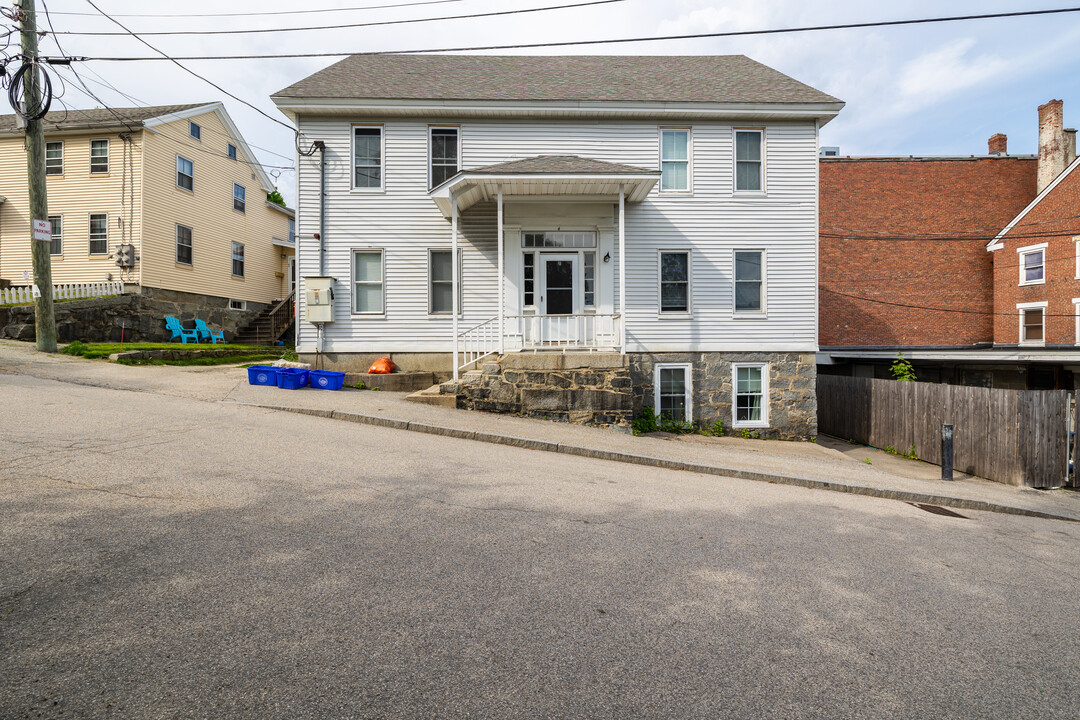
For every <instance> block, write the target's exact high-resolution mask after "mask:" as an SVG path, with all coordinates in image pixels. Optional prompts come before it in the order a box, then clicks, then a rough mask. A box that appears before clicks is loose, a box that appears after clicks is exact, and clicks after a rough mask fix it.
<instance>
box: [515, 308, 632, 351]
mask: <svg viewBox="0 0 1080 720" xmlns="http://www.w3.org/2000/svg"><path fill="white" fill-rule="evenodd" d="M621 323H622V317H621V316H620V315H619V314H618V313H612V314H582V315H507V316H506V335H507V338H508V339H511V340H512V342H511V346H513V345H518V344H519V343H520V349H522V350H572V349H577V350H618V349H619V344H620V342H621V338H622V325H621Z"/></svg>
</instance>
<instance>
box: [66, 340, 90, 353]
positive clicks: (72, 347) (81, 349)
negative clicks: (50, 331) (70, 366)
mask: <svg viewBox="0 0 1080 720" xmlns="http://www.w3.org/2000/svg"><path fill="white" fill-rule="evenodd" d="M86 350H87V347H86V345H85V344H84V343H83V342H82V340H75V341H74V342H71V343H68V346H67V347H65V348H64V349H63V350H61V351H60V352H62V353H63V354H64V355H78V356H80V357H81V356H82V354H83V353H85V352H86Z"/></svg>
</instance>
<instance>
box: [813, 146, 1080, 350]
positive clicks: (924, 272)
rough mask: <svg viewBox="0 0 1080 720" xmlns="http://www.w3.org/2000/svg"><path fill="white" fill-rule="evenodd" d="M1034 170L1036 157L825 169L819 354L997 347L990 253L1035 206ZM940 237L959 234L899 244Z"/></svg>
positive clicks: (830, 165) (863, 163)
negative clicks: (996, 239)
mask: <svg viewBox="0 0 1080 720" xmlns="http://www.w3.org/2000/svg"><path fill="white" fill-rule="evenodd" d="M1035 171H1036V161H1035V159H1034V158H1029V157H1009V156H1005V157H1000V158H998V157H993V158H991V157H979V158H955V159H954V158H940V159H902V158H895V159H842V158H841V159H823V160H822V161H821V200H820V202H821V205H820V227H821V240H820V260H819V265H820V269H819V290H820V293H819V296H820V314H819V333H820V334H819V344H820V345H821V346H823V347H837V346H846V347H882V346H885V347H890V346H942V345H945V346H969V345H972V344H974V343H979V342H990V341H991V340H992V339H993V337H994V324H993V316H992V315H991V314H990V313H991V312H992V311H993V308H994V299H993V290H994V270H993V258H992V257H991V254H990V253H988V252H986V249H985V246H986V243H987V241H988V239H989V237H988V235H989V236H991V237H992V236H993V234H994V233H996V232H997V230H998V229H1000V228H1002V227H1004V226H1005V225H1006V224H1008V222H1009V221H1010V220H1012V219H1013V218H1014V217H1015V216H1016V215H1017V214H1018V213H1019V212H1020V211H1021V210H1023V209H1024V207H1025V206H1027V204H1028V203H1029V202H1030V201H1031V200H1032V198H1033V197H1034V196H1035ZM1073 214H1080V211H1077V212H1074V213H1073ZM934 233H955V234H956V235H955V236H952V237H951V238H950V239H915V240H912V239H906V240H905V239H901V238H904V237H910V236H918V235H926V234H934ZM869 237H874V238H877V237H880V238H881V239H867V238H869ZM957 237H959V238H960V239H957ZM848 296H855V297H848ZM886 303H894V304H892V305H890V304H886ZM902 305H921V306H931V307H940V308H948V309H949V310H951V311H953V312H937V311H931V310H922V309H915V308H906V307H901V306H902Z"/></svg>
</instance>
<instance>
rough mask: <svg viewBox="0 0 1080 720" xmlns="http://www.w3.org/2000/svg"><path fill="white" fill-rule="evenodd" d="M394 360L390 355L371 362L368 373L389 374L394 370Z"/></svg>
mask: <svg viewBox="0 0 1080 720" xmlns="http://www.w3.org/2000/svg"><path fill="white" fill-rule="evenodd" d="M395 367H396V365H394V361H393V360H391V359H390V358H388V357H381V358H379V359H378V360H376V361H375V362H373V363H371V367H370V368H368V373H370V374H373V375H389V374H390V373H392V372H394V368H395Z"/></svg>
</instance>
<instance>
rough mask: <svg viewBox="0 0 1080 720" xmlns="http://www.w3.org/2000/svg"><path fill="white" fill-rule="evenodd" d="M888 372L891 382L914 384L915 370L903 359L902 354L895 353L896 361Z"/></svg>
mask: <svg viewBox="0 0 1080 720" xmlns="http://www.w3.org/2000/svg"><path fill="white" fill-rule="evenodd" d="M889 370H890V371H891V372H892V376H893V380H900V381H901V382H915V380H916V377H915V368H913V367H912V366H911V363H910V362H908V359H907V358H906V357H904V353H896V360H894V361H893V364H892V367H890V368H889Z"/></svg>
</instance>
